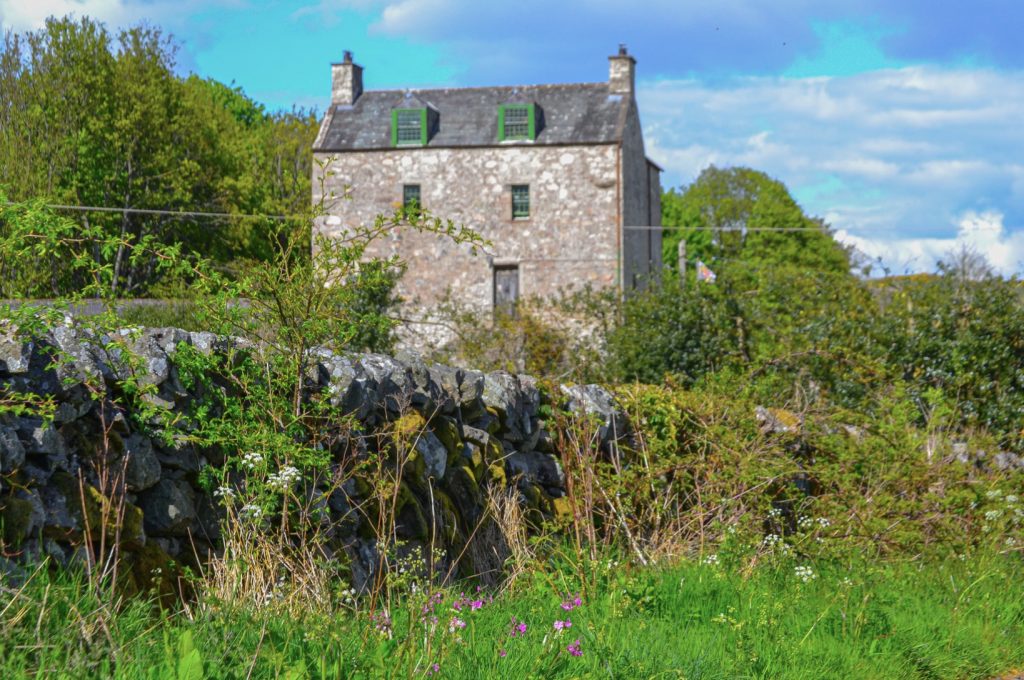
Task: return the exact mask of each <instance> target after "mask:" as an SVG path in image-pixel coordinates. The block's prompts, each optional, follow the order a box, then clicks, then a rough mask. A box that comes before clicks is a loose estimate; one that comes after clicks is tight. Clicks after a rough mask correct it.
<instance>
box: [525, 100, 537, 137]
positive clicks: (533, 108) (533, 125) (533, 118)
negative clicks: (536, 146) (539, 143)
mask: <svg viewBox="0 0 1024 680" xmlns="http://www.w3.org/2000/svg"><path fill="white" fill-rule="evenodd" d="M528 111H529V112H528V113H527V114H526V115H527V118H528V119H529V122H530V132H529V137H530V139H531V140H534V139H537V105H536V104H530V108H529V109H528Z"/></svg>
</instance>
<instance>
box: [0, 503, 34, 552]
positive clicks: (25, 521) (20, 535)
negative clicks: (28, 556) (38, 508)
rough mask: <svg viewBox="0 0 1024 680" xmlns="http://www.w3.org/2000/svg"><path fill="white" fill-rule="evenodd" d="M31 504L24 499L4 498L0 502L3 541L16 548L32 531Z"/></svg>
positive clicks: (0, 523)
mask: <svg viewBox="0 0 1024 680" xmlns="http://www.w3.org/2000/svg"><path fill="white" fill-rule="evenodd" d="M32 510H33V508H32V502H31V501H29V500H26V499H24V498H13V497H9V498H5V499H3V500H2V501H0V525H2V526H3V537H4V541H5V542H6V543H8V544H10V545H13V546H15V547H17V546H18V545H20V544H21V542H22V541H23V540H25V539H26V538H28V535H29V533H30V532H31V530H32Z"/></svg>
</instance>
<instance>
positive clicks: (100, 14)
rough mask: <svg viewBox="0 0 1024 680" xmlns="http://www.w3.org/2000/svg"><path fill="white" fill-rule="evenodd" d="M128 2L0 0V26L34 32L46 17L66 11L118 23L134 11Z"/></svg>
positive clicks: (78, 15)
mask: <svg viewBox="0 0 1024 680" xmlns="http://www.w3.org/2000/svg"><path fill="white" fill-rule="evenodd" d="M127 4H128V3H126V2H125V0H31V1H30V2H25V1H24V0H0V26H3V28H4V29H11V30H14V31H18V32H21V31H31V30H35V29H38V28H41V27H42V26H43V24H44V23H45V22H46V19H47V17H51V16H56V17H62V16H64V15H66V14H74V15H75V16H76V17H79V18H80V17H83V16H88V17H92V18H93V19H96V20H98V21H103V22H108V23H111V24H119V23H121V22H123V21H125V20H126V19H128V18H129V16H130V14H131V12H130V11H129V9H128V8H127V6H126V5H127Z"/></svg>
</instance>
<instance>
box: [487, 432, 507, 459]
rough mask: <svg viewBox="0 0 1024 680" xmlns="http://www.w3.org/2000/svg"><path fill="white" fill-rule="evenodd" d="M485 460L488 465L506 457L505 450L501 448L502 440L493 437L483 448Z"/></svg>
mask: <svg viewBox="0 0 1024 680" xmlns="http://www.w3.org/2000/svg"><path fill="white" fill-rule="evenodd" d="M483 454H484V462H485V463H487V464H488V465H491V464H494V463H498V462H499V461H501V460H502V459H503V458H504V457H505V452H504V451H503V450H502V448H501V442H499V441H498V440H497V439H496V438H494V437H492V438H491V439H490V441H488V442H487V445H486V446H484V449H483Z"/></svg>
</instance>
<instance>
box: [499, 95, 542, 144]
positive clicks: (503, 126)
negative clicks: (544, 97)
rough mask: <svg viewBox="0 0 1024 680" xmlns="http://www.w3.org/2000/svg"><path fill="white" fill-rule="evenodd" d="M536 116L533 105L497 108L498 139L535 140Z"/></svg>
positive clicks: (509, 105)
mask: <svg viewBox="0 0 1024 680" xmlns="http://www.w3.org/2000/svg"><path fill="white" fill-rule="evenodd" d="M536 138H537V116H536V107H535V106H534V105H533V104H502V105H501V106H499V107H498V139H499V141H505V140H507V139H530V140H533V139H536Z"/></svg>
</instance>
